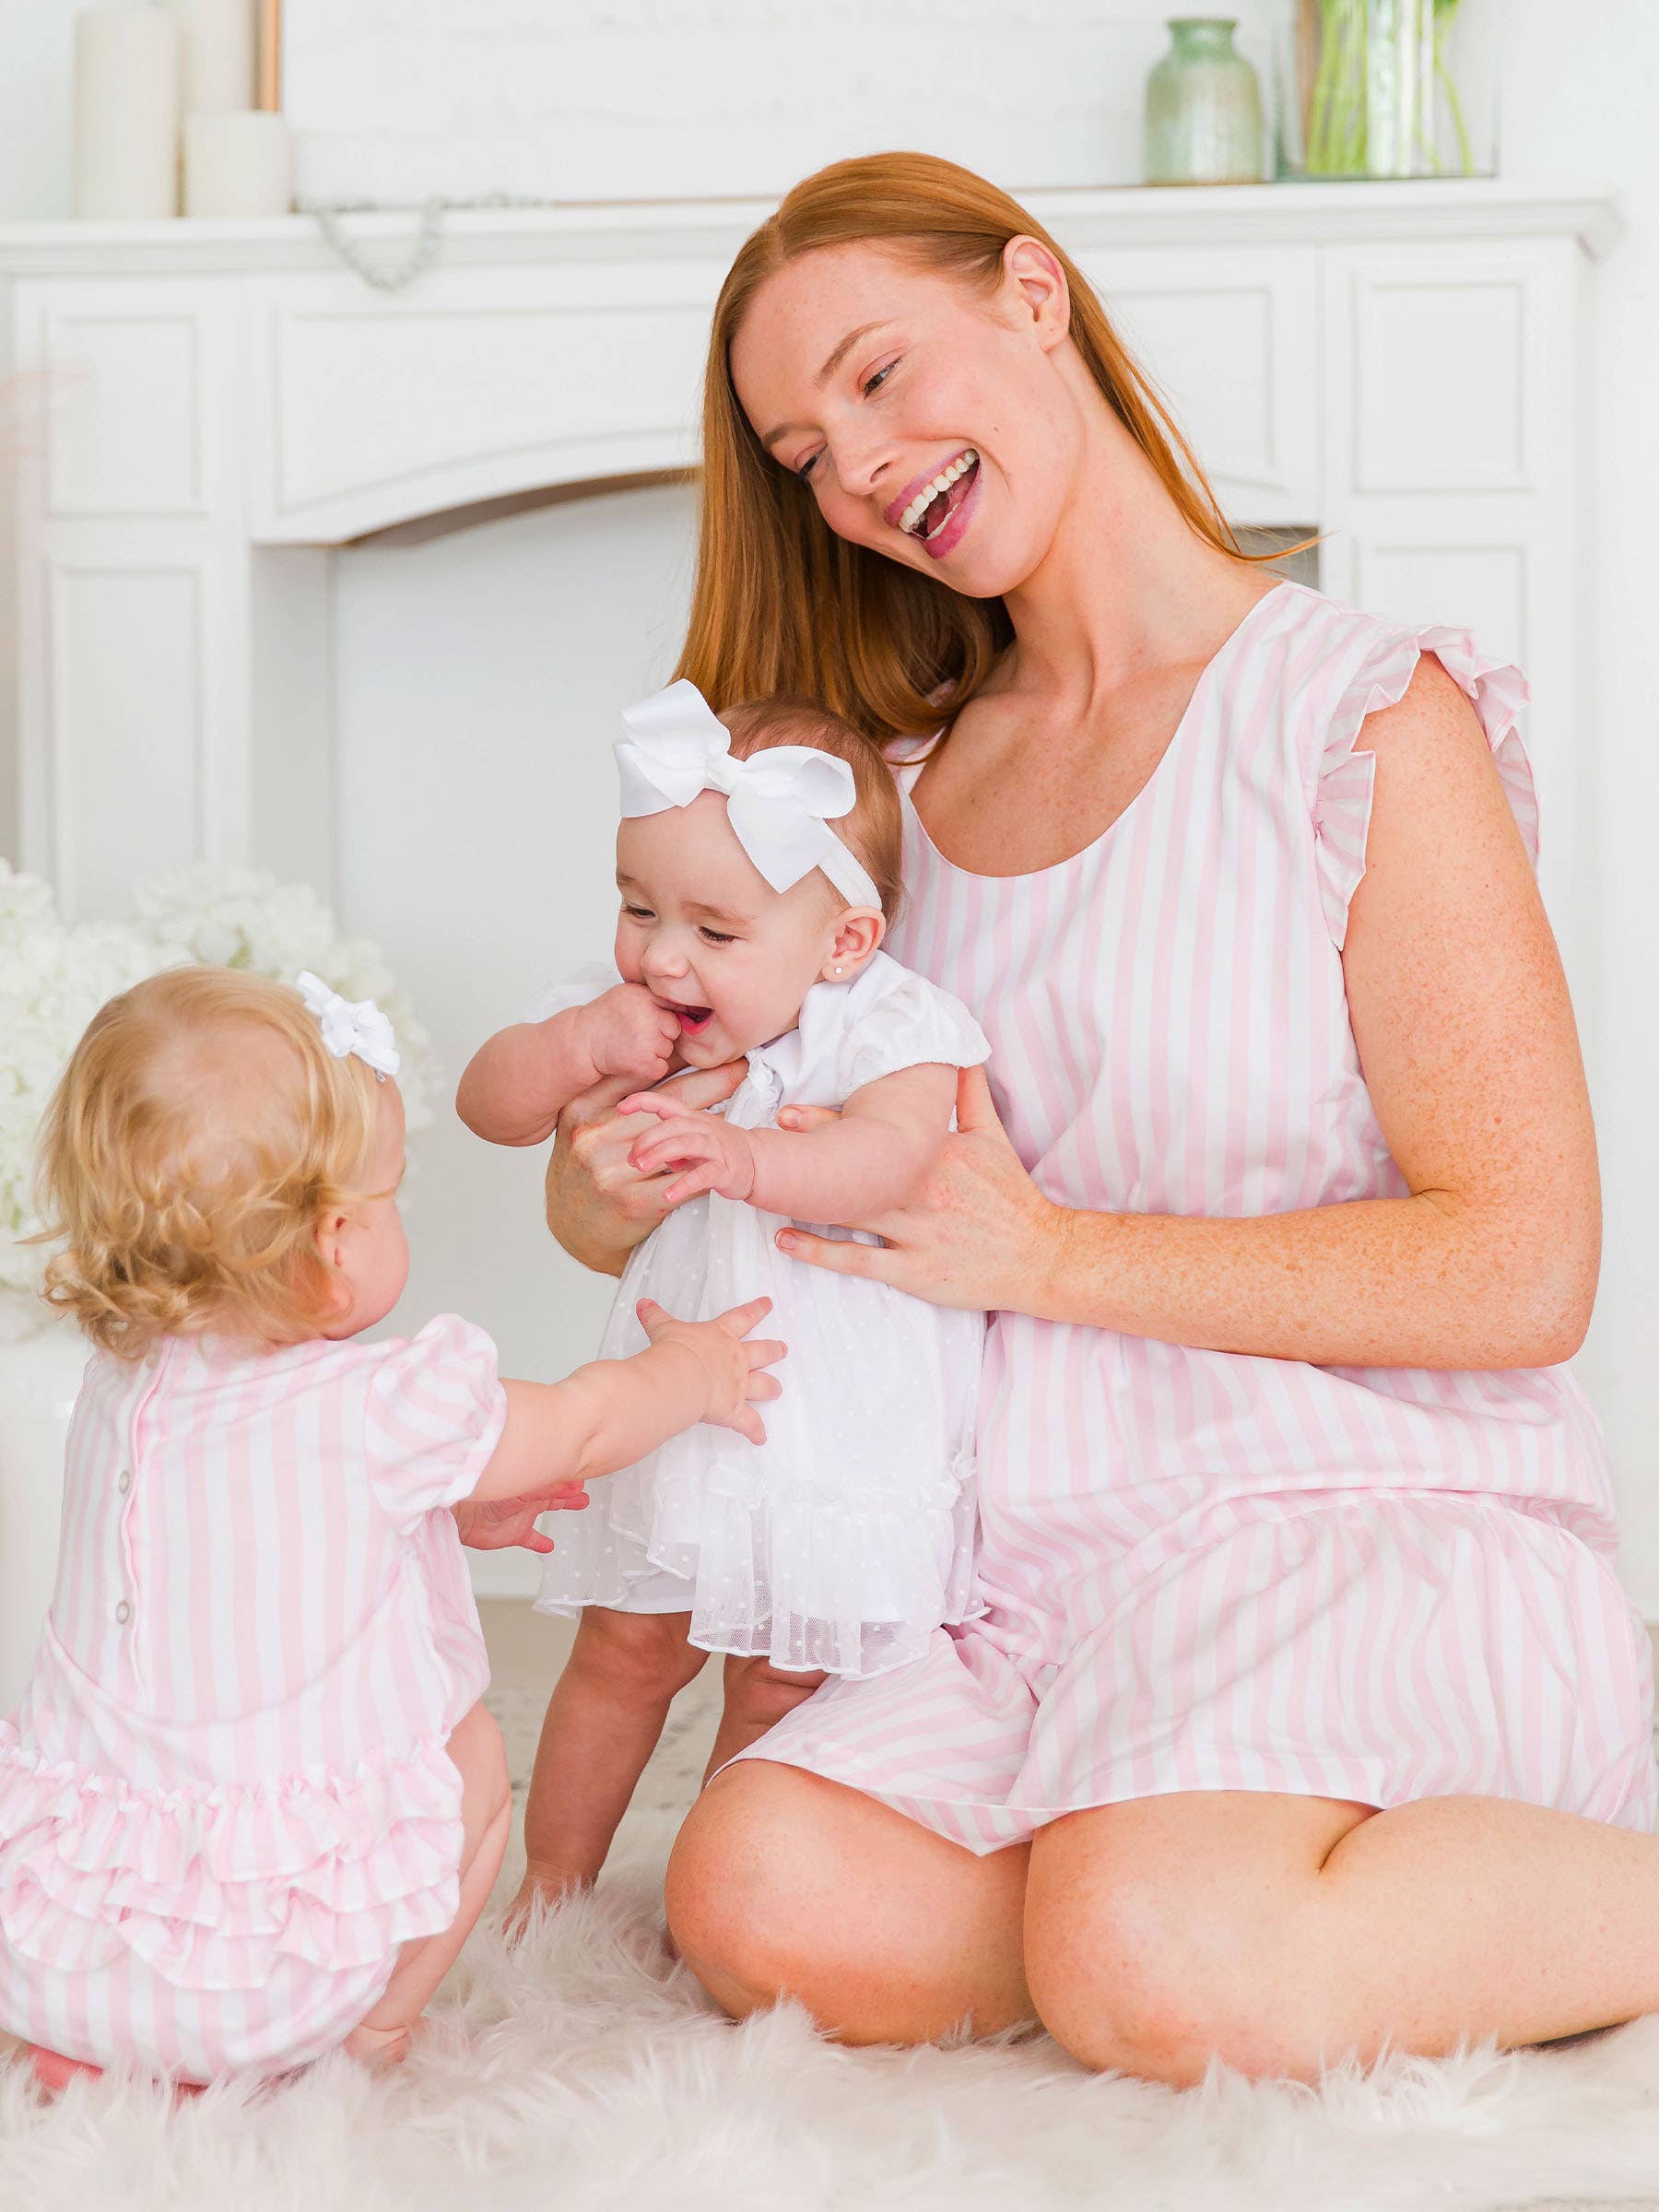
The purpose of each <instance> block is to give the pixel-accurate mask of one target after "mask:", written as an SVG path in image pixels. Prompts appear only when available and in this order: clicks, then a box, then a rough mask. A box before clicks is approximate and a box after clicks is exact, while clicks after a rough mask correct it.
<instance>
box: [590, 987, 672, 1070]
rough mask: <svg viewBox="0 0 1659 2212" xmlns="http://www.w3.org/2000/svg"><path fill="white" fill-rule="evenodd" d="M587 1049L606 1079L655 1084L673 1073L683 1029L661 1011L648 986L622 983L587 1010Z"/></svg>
mask: <svg viewBox="0 0 1659 2212" xmlns="http://www.w3.org/2000/svg"><path fill="white" fill-rule="evenodd" d="M585 1012H586V1015H587V1023H588V1027H587V1030H586V1043H587V1049H588V1053H589V1056H590V1057H591V1059H592V1060H593V1063H594V1068H595V1069H596V1071H597V1072H598V1073H599V1074H600V1075H601V1076H626V1077H628V1078H629V1081H630V1082H634V1083H654V1082H656V1081H657V1079H658V1078H659V1077H662V1076H665V1075H666V1074H667V1072H668V1064H669V1062H670V1061H671V1060H672V1059H673V1057H674V1048H675V1046H676V1045H677V1043H678V1042H679V1033H680V1030H679V1023H678V1022H677V1020H676V1019H675V1018H674V1016H673V1015H672V1014H666V1013H665V1012H664V1011H663V1008H662V1007H661V1006H658V1005H657V1003H656V1001H655V999H654V998H653V997H652V995H651V994H650V992H649V991H647V990H646V988H645V986H644V984H643V983H617V984H614V985H613V986H612V988H611V989H610V990H608V991H606V992H603V993H602V994H600V996H599V997H597V998H596V999H594V1002H593V1003H592V1005H591V1006H588V1007H587V1008H586V1009H585Z"/></svg>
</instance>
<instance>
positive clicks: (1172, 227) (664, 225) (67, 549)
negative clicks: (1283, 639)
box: [0, 182, 1617, 953]
mask: <svg viewBox="0 0 1659 2212" xmlns="http://www.w3.org/2000/svg"><path fill="white" fill-rule="evenodd" d="M1031 204H1032V206H1033V211H1034V212H1035V213H1037V214H1038V215H1039V216H1040V217H1041V218H1042V219H1043V220H1045V221H1046V222H1048V223H1049V224H1050V225H1051V227H1052V228H1053V231H1054V232H1055V234H1056V235H1057V236H1058V237H1059V238H1060V239H1061V241H1063V242H1064V243H1065V245H1066V246H1067V248H1068V249H1069V250H1070V251H1071V252H1072V253H1075V254H1076V256H1077V259H1078V261H1079V262H1080V263H1081V265H1082V266H1083V267H1084V269H1085V270H1086V271H1087V272H1088V275H1089V277H1091V278H1092V279H1093V280H1094V281H1096V282H1097V283H1098V284H1099V285H1100V288H1101V289H1102V290H1103V292H1104V294H1105V296H1106V298H1107V300H1108V301H1109V303H1110V305H1111V307H1112V310H1113V312H1115V313H1116V315H1117V316H1118V317H1119V319H1120V321H1121V324H1122V325H1123V326H1124V329H1125V331H1126V333H1127V335H1129V337H1130V338H1131V340H1132V341H1133V342H1134V343H1135V345H1136V346H1137V347H1138V348H1139V349H1140V351H1141V354H1142V358H1143V359H1145V360H1146V361H1147V365H1148V366H1149V367H1150V369H1151V371H1152V372H1153V374H1154V375H1155V376H1156V377H1157V379H1158V380H1159V382H1160V384H1161V385H1162V387H1163V388H1164V390H1165V391H1166V392H1167V393H1168V394H1169V395H1170V396H1171V399H1172V401H1173V403H1174V405H1175V407H1176V409H1177V412H1178V414H1179V416H1180V417H1181V418H1182V421H1183V423H1184V424H1185V426H1186V427H1187V429H1188V430H1189V432H1190V434H1191V436H1192V438H1193V441H1194V445H1195V447H1196V450H1197V451H1198V453H1200V454H1201V455H1202V457H1203V458H1204V460H1205V462H1206V465H1207V466H1208V467H1209V468H1210V469H1211V471H1212V473H1213V475H1214V477H1215V481H1216V483H1217V487H1218V490H1219V492H1220V494H1221V497H1222V499H1223V500H1224V502H1225V503H1226V504H1227V505H1228V506H1229V507H1230V510H1231V512H1234V513H1235V514H1236V515H1237V516H1239V517H1240V518H1241V519H1242V520H1247V521H1250V522H1254V523H1277V524H1318V525H1319V526H1320V527H1321V528H1322V529H1324V531H1326V532H1327V533H1329V535H1328V537H1327V540H1326V542H1325V544H1324V547H1323V581H1324V583H1325V584H1326V586H1327V588H1329V589H1331V590H1334V591H1335V592H1337V593H1338V594H1343V595H1345V596H1349V597H1352V598H1355V599H1357V600H1359V601H1360V602H1361V603H1363V604H1365V605H1367V606H1372V607H1375V608H1378V609H1380V610H1382V611H1387V612H1394V613H1398V614H1400V615H1403V616H1418V617H1425V618H1426V617H1430V616H1433V617H1435V618H1441V619H1447V620H1453V621H1466V622H1467V623H1468V624H1469V625H1470V626H1471V627H1473V628H1474V629H1476V630H1477V633H1478V634H1479V635H1480V636H1481V638H1482V640H1483V641H1484V642H1485V643H1486V645H1487V647H1488V650H1491V651H1496V652H1501V653H1516V654H1517V655H1519V656H1520V657H1522V658H1523V659H1524V662H1525V664H1526V665H1527V667H1528V669H1529V673H1530V674H1531V676H1532V678H1533V682H1534V686H1535V702H1536V703H1535V711H1534V717H1533V724H1532V739H1533V744H1534V747H1535V753H1536V756H1537V762H1538V769H1539V774H1540V780H1541V782H1543V784H1544V786H1545V789H1544V799H1545V804H1546V808H1547V818H1548V820H1549V823H1550V825H1551V829H1552V836H1551V840H1550V861H1549V866H1548V874H1547V894H1548V896H1549V899H1550V902H1551V905H1552V909H1553V911H1554V913H1555V918H1556V921H1557V924H1558V926H1559V929H1560V930H1561V933H1562V935H1563V936H1564V938H1565V939H1566V940H1567V941H1568V944H1569V947H1570V953H1571V942H1572V939H1573V938H1574V936H1575V935H1576V934H1577V927H1578V915H1577V912H1576V907H1577V900H1576V897H1575V886H1574V881H1573V877H1574V865H1573V864H1574V860H1575V856H1576V853H1577V849H1578V844H1579V821H1580V808H1579V788H1578V786H1579V782H1580V779H1579V778H1578V777H1576V776H1575V775H1574V774H1573V773H1572V772H1571V733H1572V729H1573V724H1574V723H1575V721H1576V719H1577V717H1578V715H1579V713H1580V710H1581V703H1582V698H1583V689H1582V683H1581V678H1582V675H1583V670H1582V666H1581V662H1582V641H1581V616H1582V594H1583V591H1584V588H1585V587H1584V583H1583V572H1584V571H1583V561H1582V559H1581V556H1582V554H1583V550H1584V547H1585V546H1586V544H1587V542H1588V541H1587V535H1586V528H1585V517H1584V515H1583V512H1582V497H1583V489H1582V488H1583V485H1584V484H1585V482H1586V481H1587V477H1586V472H1585V469H1584V467H1583V456H1582V453H1581V436H1582V425H1583V419H1584V406H1583V392H1584V388H1585V387H1584V364H1583V358H1582V354H1583V330H1584V328H1585V327H1586V318H1585V317H1584V315H1583V312H1582V308H1583V288H1584V286H1585V283H1586V279H1587V275H1588V271H1589V268H1590V265H1591V263H1592V262H1593V261H1594V259H1595V258H1596V257H1597V255H1599V254H1600V253H1602V252H1603V251H1604V250H1605V249H1606V247H1607V245H1608V244H1609V243H1610V242H1611V241H1612V240H1613V239H1614V237H1615V236H1616V235H1617V219H1616V218H1615V216H1614V213H1613V210H1612V208H1611V206H1609V204H1608V203H1607V201H1606V199H1605V198H1603V197H1600V196H1597V195H1595V194H1568V193H1562V192H1559V191H1557V190H1549V189H1543V190H1524V189H1521V188H1518V187H1516V186H1512V185H1509V184H1502V183H1491V182H1480V183H1463V182H1459V183H1454V184H1445V185H1441V184H1406V185H1399V186H1390V185H1375V184H1362V185H1355V186H1313V187H1307V188H1292V187H1263V188H1247V189H1241V190H1233V191H1227V192H1218V191H1194V192H1185V193H1182V192H1147V191H1101V192H1086V191H1068V192H1055V193H1052V194H1037V195H1033V196H1032V201H1031ZM764 212H765V209H764V207H763V206H762V205H760V204H758V203H735V202H724V203H709V204H702V205H695V204H673V205H667V204H665V205H637V206H602V207H583V208H580V209H578V208H571V209H550V210H534V211H510V212H500V213H488V214H481V213H475V214H468V215H457V216H453V217H452V218H450V219H449V221H448V224H447V226H446V233H445V238H444V242H443V247H442V251H441V255H440V256H439V260H438V263H437V265H436V266H435V267H434V268H433V269H432V270H431V271H430V272H429V274H428V275H426V276H425V277H423V278H421V279H420V280H419V281H418V283H417V284H415V285H414V286H412V287H411V288H408V289H407V290H406V291H401V292H394V293H382V292H378V291H375V290H371V288H369V287H368V286H366V285H365V284H364V283H363V282H362V281H361V280H360V279H359V277H356V276H354V275H353V274H351V273H350V272H349V271H347V270H346V269H344V268H342V267H341V266H340V265H338V264H337V263H336V262H335V259H334V258H333V256H332V254H331V253H330V252H329V250H328V248H327V247H326V246H325V245H324V241H322V240H321V238H320V237H319V235H318V234H317V232H316V230H315V229H314V228H313V226H312V224H310V223H309V222H308V221H307V220H305V219H303V218H289V219H285V220H282V221H276V222H268V223H241V224H234V223H200V222H172V223H158V224H125V225H120V226H109V227H92V226H87V225H76V224H33V225H29V226H18V227H14V228H11V229H0V280H3V281H4V287H5V298H6V309H7V314H6V324H7V328H8V333H9V354H10V365H11V371H12V375H13V378H14V379H15V382H14V385H13V390H14V394H15V404H16V405H18V406H21V407H22V408H23V410H24V413H25V420H24V423H23V425H22V428H21V431H20V433H19V432H18V431H14V438H15V439H16V441H17V442H18V443H19V444H20V446H21V453H20V455H19V459H18V486H17V491H18V497H17V500H16V505H15V529H14V537H13V543H12V544H11V546H10V547H9V548H8V550H9V555H10V559H11V561H12V563H13V564H14V571H15V574H14V585H13V590H14V594H15V597H14V605H15V618H16V656H15V668H16V674H15V680H14V683H13V685H12V686H11V687H10V695H9V697H7V699H6V706H5V710H4V711H5V712H7V713H8V714H9V715H10V717H11V718H12V719H13V723H14V731H15V738H16V757H17V759H18V764H19V788H18V847H19V850H20V853H21V858H22V861H23V864H24V865H26V866H28V867H30V868H34V869H38V870H40V871H41V873H43V874H45V875H48V876H50V877H52V878H53V881H54V882H55V883H56V884H57V886H58V887H59V890H60V893H61V896H62V898H63V900H64V903H65V907H66V909H67V910H68V911H69V912H74V913H76V914H82V915H88V914H91V915H96V914H100V913H104V912H111V911H113V910H115V909H117V908H118V907H119V906H120V905H121V903H122V900H123V899H124V892H125V888H126V885H127V883H128V881H129V880H130V879H131V877H133V876H134V875H135V874H138V873H142V872H144V871H145V870H147V869H149V868H153V867H155V866H158V865H166V864H168V863H171V862H174V861H178V860H183V859H187V858H191V857H195V856H198V855H204V856H211V857H218V858H225V859H230V860H244V859H245V860H252V861H255V862H259V863H263V864H265V865H270V866H272V867H275V868H277V869H278V870H279V871H281V872H283V873H286V874H300V875H305V876H308V877H312V879H313V880H315V881H318V882H319V883H321V884H323V885H324V886H325V887H328V886H330V885H332V882H333V879H334V874H335V869H334V858H333V854H332V853H331V852H330V850H329V849H328V836H329V831H328V830H327V827H326V824H327V809H326V808H324V807H321V806H316V805H315V804H313V803H312V801H313V799H314V797H315V794H318V793H320V792H323V791H325V790H326V789H327V788H328V783H327V779H328V774H329V764H330V754H331V729H330V686H329V620H328V610H329V601H330V589H329V583H330V580H329V572H328V571H329V562H330V559H331V554H330V548H332V547H339V546H341V545H343V544H346V543H347V542H349V541H351V540H353V539H357V538H359V537H361V536H362V535H365V534H366V533H371V532H375V531H380V530H383V529H385V528H387V527H388V526H390V525H394V524H405V523H407V522H409V521H410V520H411V519H412V518H416V517H423V516H433V515H447V514H453V513H456V512H465V511H467V510H471V509H476V508H477V505H478V503H479V502H489V501H496V500H504V499H509V498H512V496H514V495H523V494H532V493H541V492H549V491H552V492H556V491H557V490H559V488H571V487H579V486H580V487H592V486H594V485H603V484H605V483H607V482H613V481H618V480H621V481H626V480H628V479H630V478H631V479H635V480H637V479H638V478H639V477H641V476H652V475H656V474H660V473H661V472H665V471H676V470H681V469H685V468H688V466H690V465H692V464H693V462H694V460H695V451H696V446H695V420H696V408H697V393H698V382H699V377H700V369H701V358H702V349H703V344H704V339H705V335H706V331H707V326H708V317H709V311H710V308H711V305H712V300H713V297H714V293H715V291H716V288H717V287H718V285H719V282H720V279H721V277H722V275H723V274H724V270H725V268H726V266H727V265H728V263H729V261H730V259H731V256H732V253H733V252H734V250H735V247H736V245H737V244H738V242H739V241H740V240H741V239H742V238H743V237H744V236H745V235H746V234H747V231H748V230H749V229H750V228H751V227H752V226H753V224H754V223H755V222H756V221H757V220H759V218H760V217H761V216H762V215H763V214H764ZM409 228H410V221H409V218H400V217H396V216H376V217H371V218H362V219H361V221H360V223H359V229H361V231H362V232H363V233H364V234H365V235H366V236H367V237H368V238H370V239H371V241H374V243H375V245H376V248H377V250H383V251H384V252H385V253H386V255H387V257H388V258H389V259H392V260H395V259H396V257H397V255H398V253H400V252H401V251H402V250H403V248H404V246H405V244H406V241H407V236H408V231H409Z"/></svg>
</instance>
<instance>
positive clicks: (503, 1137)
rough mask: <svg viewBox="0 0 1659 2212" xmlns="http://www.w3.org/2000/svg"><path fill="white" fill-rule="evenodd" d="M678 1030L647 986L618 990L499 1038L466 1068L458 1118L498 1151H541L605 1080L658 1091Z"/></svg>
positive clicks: (524, 1023)
mask: <svg viewBox="0 0 1659 2212" xmlns="http://www.w3.org/2000/svg"><path fill="white" fill-rule="evenodd" d="M678 1041H679V1024H678V1022H677V1020H676V1019H675V1018H674V1016H673V1015H672V1014H666V1013H665V1012H664V1010H663V1008H662V1007H661V1006H658V1005H657V1003H656V1001H655V1000H654V999H653V997H652V995H651V994H650V992H649V991H647V990H646V989H645V988H644V986H643V985H642V984H641V983H618V984H617V985H615V986H614V988H612V989H611V990H609V991H606V992H604V993H602V994H601V995H600V996H599V997H598V998H595V999H592V1000H590V1001H589V1003H588V1004H587V1005H586V1006H568V1007H566V1009H565V1010H564V1012H563V1013H561V1014H550V1015H549V1016H548V1017H547V1020H546V1021H517V1022H514V1023H513V1024H512V1027H511V1028H510V1029H505V1030H497V1031H496V1034H495V1035H494V1036H493V1037H492V1038H491V1039H490V1040H489V1041H488V1044H484V1045H480V1046H479V1048H478V1050H477V1052H476V1053H474V1054H473V1056H472V1058H471V1060H469V1061H468V1063H467V1065H466V1072H465V1075H464V1076H463V1077H462V1078H461V1082H460V1087H459V1088H458V1089H457V1090H456V1092H455V1112H457V1113H458V1114H459V1115H460V1116H461V1119H462V1120H463V1121H464V1122H465V1124H466V1125H467V1127H468V1128H469V1129H470V1130H471V1131H472V1132H473V1134H474V1135H477V1136H482V1137H486V1138H488V1141H489V1142H490V1143H491V1144H492V1145H539V1144H543V1143H545V1142H546V1140H547V1138H548V1137H549V1136H551V1135H552V1134H553V1131H554V1129H555V1127H556V1126H557V1125H558V1122H559V1115H560V1114H561V1113H562V1112H564V1110H565V1108H566V1107H567V1106H568V1105H569V1104H570V1102H571V1100H572V1099H574V1098H577V1097H579V1096H580V1095H581V1093H582V1091H584V1090H591V1089H592V1088H594V1084H595V1083H598V1082H600V1081H602V1080H603V1079H604V1078H605V1077H606V1076H620V1077H624V1078H626V1079H627V1080H629V1081H631V1082H635V1083H641V1084H647V1083H655V1082H657V1081H659V1080H660V1078H661V1077H664V1076H665V1075H666V1074H667V1072H668V1067H669V1064H670V1062H671V1061H672V1059H673V1057H674V1048H675V1046H676V1044H677V1042H678Z"/></svg>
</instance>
